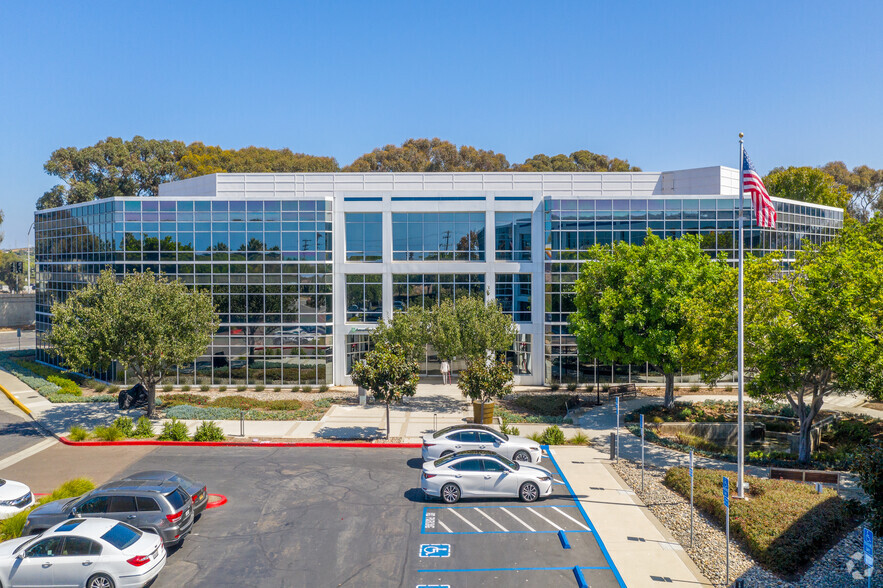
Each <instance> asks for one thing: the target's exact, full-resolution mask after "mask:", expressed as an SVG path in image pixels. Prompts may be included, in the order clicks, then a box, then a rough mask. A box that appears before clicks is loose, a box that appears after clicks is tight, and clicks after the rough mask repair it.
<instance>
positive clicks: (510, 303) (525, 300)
mask: <svg viewBox="0 0 883 588" xmlns="http://www.w3.org/2000/svg"><path fill="white" fill-rule="evenodd" d="M530 278H531V276H530V274H497V276H496V299H497V301H498V302H499V303H500V306H501V307H502V308H503V312H505V313H507V314H509V315H511V316H512V320H513V321H515V322H530V320H531V317H530V309H531V298H530V291H531V287H530V286H531V285H530Z"/></svg>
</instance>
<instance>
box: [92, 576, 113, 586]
mask: <svg viewBox="0 0 883 588" xmlns="http://www.w3.org/2000/svg"><path fill="white" fill-rule="evenodd" d="M115 586H116V584H114V583H113V579H112V578H111V577H110V576H108V575H107V574H95V575H94V576H92V577H91V578H89V581H88V582H86V588H115Z"/></svg>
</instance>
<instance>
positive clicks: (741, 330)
mask: <svg viewBox="0 0 883 588" xmlns="http://www.w3.org/2000/svg"><path fill="white" fill-rule="evenodd" d="M742 137H744V134H743V133H739V317H738V327H737V329H738V346H739V347H738V359H737V362H738V367H737V370H738V372H739V373H738V377H739V416H738V431H739V440H738V443H739V448H738V459H737V463H738V466H737V468H738V478H737V480H738V481H737V484H736V487H737V492H738V495H739V498H745V403H744V395H745V352H744V339H745V301H744V290H745V272H744V268H743V266H744V264H745V251H744V249H745V226H744V221H745V219H744V211H745V207H744V205H745V184H744V181H745V177H744V176H745V145H744V144H743V142H742Z"/></svg>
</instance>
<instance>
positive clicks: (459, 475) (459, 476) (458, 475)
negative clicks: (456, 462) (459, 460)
mask: <svg viewBox="0 0 883 588" xmlns="http://www.w3.org/2000/svg"><path fill="white" fill-rule="evenodd" d="M454 477H455V478H462V477H463V475H462V474H456V475H455V476H454Z"/></svg>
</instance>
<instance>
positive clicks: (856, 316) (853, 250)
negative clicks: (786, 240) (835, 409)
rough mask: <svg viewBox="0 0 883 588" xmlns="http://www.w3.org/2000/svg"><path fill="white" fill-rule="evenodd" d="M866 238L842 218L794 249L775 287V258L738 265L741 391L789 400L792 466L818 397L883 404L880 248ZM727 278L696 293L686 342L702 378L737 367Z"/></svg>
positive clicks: (805, 450)
mask: <svg viewBox="0 0 883 588" xmlns="http://www.w3.org/2000/svg"><path fill="white" fill-rule="evenodd" d="M869 235H870V232H869V228H868V227H867V226H865V227H863V226H861V225H860V224H858V223H856V222H849V223H847V225H846V227H845V229H844V231H843V232H842V233H841V234H840V235H839V236H838V237H837V238H836V239H834V240H832V241H830V242H828V243H825V244H823V245H821V246H814V247H808V248H806V249H804V250H803V251H801V252H799V253H798V255H797V260H796V261H795V263H794V265H793V266H792V271H790V272H788V273H786V274H784V275H781V276H780V277H779V279H778V281H775V282H773V279H774V278H776V277H777V271H778V270H777V268H776V264H775V262H774V260H770V259H766V260H754V259H751V258H749V259H748V260H746V265H745V284H746V287H745V293H746V294H745V300H746V312H745V365H746V369H747V370H749V375H750V377H751V379H750V381H749V382H748V384H747V385H746V390H747V391H748V393H749V394H750V395H751V396H752V397H755V398H758V399H762V400H781V399H785V400H786V401H787V402H788V404H789V405H790V406H791V408H792V409H793V410H794V412H795V415H796V416H797V418H798V420H799V434H800V440H799V451H798V460H799V461H801V462H807V461H809V460H810V458H811V440H810V431H811V429H812V426H813V422H814V420H815V418H816V417H817V416H818V414H819V411H820V410H821V409H822V406H823V405H824V401H825V399H826V398H827V397H829V396H831V395H833V394H838V393H844V392H849V391H854V390H861V391H864V392H865V393H866V394H868V395H869V396H870V397H872V398H875V399H880V398H883V343H881V341H883V246H881V244H880V243H878V242H876V241H875V240H874V238H873V235H871V236H869ZM735 274H736V272H735V271H734V270H729V272H728V274H727V275H726V276H723V277H722V279H721V280H719V281H718V283H717V284H707V285H706V287H705V288H703V289H701V290H698V291H697V292H696V301H695V303H694V304H693V309H692V313H691V315H690V321H691V327H690V332H691V336H690V337H689V339H690V340H691V341H692V342H693V345H694V347H695V349H696V352H697V353H702V352H705V353H707V354H708V355H709V357H708V358H706V359H705V360H704V361H702V362H699V363H702V364H703V365H702V370H701V371H702V373H703V378H705V379H706V381H713V380H715V379H717V378H718V377H719V376H720V375H722V374H724V373H727V372H729V371H732V370H734V369H735V367H736V365H735V350H736V341H735V333H736V305H735V292H736V275H735Z"/></svg>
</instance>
